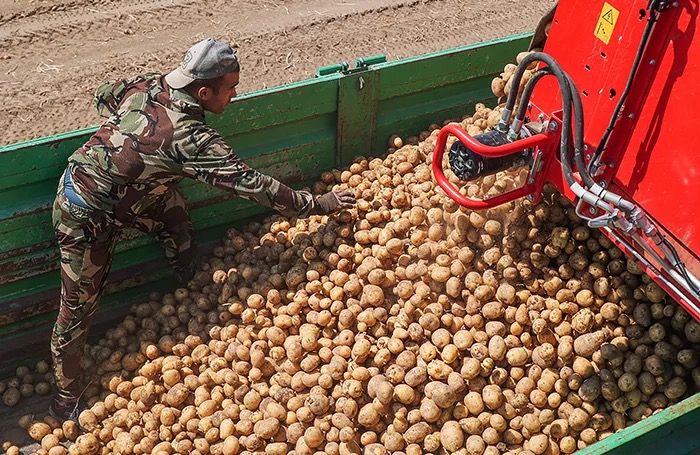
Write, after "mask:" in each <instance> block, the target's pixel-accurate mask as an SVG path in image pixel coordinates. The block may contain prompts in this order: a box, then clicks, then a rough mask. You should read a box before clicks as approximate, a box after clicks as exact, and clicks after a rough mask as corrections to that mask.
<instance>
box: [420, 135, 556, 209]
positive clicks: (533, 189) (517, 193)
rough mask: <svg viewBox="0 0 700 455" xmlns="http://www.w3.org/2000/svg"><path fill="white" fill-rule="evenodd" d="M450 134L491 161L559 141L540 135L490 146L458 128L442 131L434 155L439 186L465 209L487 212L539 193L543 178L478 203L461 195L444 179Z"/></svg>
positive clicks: (550, 136) (553, 137) (542, 147)
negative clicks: (444, 160) (444, 161)
mask: <svg viewBox="0 0 700 455" xmlns="http://www.w3.org/2000/svg"><path fill="white" fill-rule="evenodd" d="M450 134H452V135H454V136H456V137H457V139H459V140H460V141H462V143H463V144H465V145H467V146H468V147H469V148H470V149H471V150H473V151H474V152H475V153H478V154H479V155H483V156H486V157H491V158H497V157H501V156H506V155H511V154H513V153H515V152H518V151H520V150H524V149H527V148H533V147H538V148H541V149H542V150H546V149H549V147H545V146H546V145H549V144H552V143H553V142H554V141H556V137H555V136H554V135H553V134H548V133H540V134H536V135H534V136H530V137H528V138H526V139H522V140H519V141H516V142H511V143H509V144H504V145H499V146H497V147H491V146H488V145H484V144H482V143H481V142H479V141H477V140H476V139H474V138H473V137H472V136H470V135H469V134H468V133H467V132H466V131H464V130H463V129H462V128H460V127H459V126H457V125H454V124H449V125H447V126H445V127H443V128H442V129H441V130H440V133H438V137H437V141H436V142H435V152H434V153H433V163H432V168H433V174H434V175H435V180H437V183H438V185H440V187H441V188H442V189H443V190H445V193H447V194H448V195H449V196H450V197H451V198H452V199H454V200H455V201H456V202H457V203H459V204H460V205H463V206H464V207H467V208H469V209H471V210H482V209H488V208H491V207H496V206H498V205H501V204H504V203H506V202H509V201H512V200H515V199H518V198H521V197H524V196H527V195H529V194H534V193H538V194H539V193H540V191H541V189H542V187H543V186H544V179H543V178H540V181H537V180H535V181H534V182H533V183H531V184H528V185H524V186H522V187H520V188H517V189H515V190H512V191H509V192H507V193H504V194H501V195H498V196H496V197H493V198H490V199H485V200H477V199H470V198H468V197H466V196H463V195H462V193H460V192H459V190H458V189H457V188H456V187H455V186H454V185H452V184H451V183H450V181H449V180H448V179H447V177H445V174H444V173H443V171H442V159H443V156H444V154H445V146H446V145H447V138H448V137H449V136H450ZM543 161H544V160H543ZM547 161H548V160H547Z"/></svg>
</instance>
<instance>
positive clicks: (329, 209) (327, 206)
mask: <svg viewBox="0 0 700 455" xmlns="http://www.w3.org/2000/svg"><path fill="white" fill-rule="evenodd" d="M315 205H316V207H314V210H313V212H315V213H317V214H321V215H329V214H331V213H334V212H337V211H338V210H341V209H349V208H352V207H353V206H354V205H355V196H354V195H353V193H352V192H351V191H329V192H328V193H326V194H322V195H321V196H317V197H316V200H315Z"/></svg>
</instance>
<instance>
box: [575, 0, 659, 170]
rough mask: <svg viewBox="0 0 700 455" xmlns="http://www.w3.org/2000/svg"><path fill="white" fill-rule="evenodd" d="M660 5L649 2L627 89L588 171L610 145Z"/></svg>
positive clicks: (656, 1)
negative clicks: (609, 142) (645, 22)
mask: <svg viewBox="0 0 700 455" xmlns="http://www.w3.org/2000/svg"><path fill="white" fill-rule="evenodd" d="M658 4H659V0H651V1H650V2H649V8H648V9H649V19H647V24H646V26H645V27H644V33H643V34H642V39H641V41H640V42H639V47H638V48H637V54H636V55H635V57H634V62H633V63H632V69H631V70H630V74H629V76H628V77H627V83H626V84H625V89H624V90H623V91H622V95H620V99H618V100H617V104H616V105H615V110H614V111H613V114H612V117H611V118H610V123H608V127H607V128H606V129H605V132H604V133H603V137H602V138H601V139H600V143H598V147H596V150H595V152H594V153H593V157H592V158H591V160H590V161H589V162H588V166H589V167H588V169H589V170H590V169H591V166H592V165H593V163H595V162H597V161H598V160H599V159H600V156H601V155H602V154H603V151H604V150H605V148H606V147H607V145H608V140H609V139H610V135H611V134H612V132H613V130H614V129H615V125H616V124H617V119H618V116H619V115H620V111H622V107H623V106H624V104H625V101H626V100H627V95H628V94H629V92H630V90H631V88H632V82H634V77H635V76H636V75H637V69H639V64H640V63H641V61H642V56H643V55H644V51H645V50H646V47H647V43H648V42H649V37H650V36H651V32H652V30H653V28H654V25H655V24H656V22H657V21H658V19H659V17H658V15H659V13H658V10H657V8H658Z"/></svg>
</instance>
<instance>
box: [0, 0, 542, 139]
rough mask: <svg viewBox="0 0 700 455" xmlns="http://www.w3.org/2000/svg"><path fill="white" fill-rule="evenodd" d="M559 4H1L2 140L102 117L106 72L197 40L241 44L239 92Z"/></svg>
mask: <svg viewBox="0 0 700 455" xmlns="http://www.w3.org/2000/svg"><path fill="white" fill-rule="evenodd" d="M552 3H553V2H552V0H541V1H535V0H519V1H515V0H490V1H486V2H475V1H464V0H294V1H292V0H274V1H273V0H102V1H96V0H0V103H1V104H0V106H1V107H0V145H6V144H10V143H14V142H18V141H24V140H28V139H33V138H38V137H43V136H48V135H51V134H56V133H61V132H65V131H70V130H74V129H77V128H83V127H87V126H91V125H95V124H97V123H98V117H97V115H96V113H95V111H94V108H93V107H92V93H93V91H94V90H95V88H96V87H97V86H99V85H100V84H101V83H102V82H104V81H107V80H112V79H116V78H120V77H128V76H132V75H135V74H138V73H141V72H146V71H161V72H166V71H169V70H170V69H171V68H173V67H174V66H176V65H177V64H178V62H179V61H180V59H181V58H182V55H183V54H184V51H185V50H186V49H187V48H188V47H189V46H191V45H192V44H193V43H195V42H197V41H198V40H200V39H203V38H205V37H208V36H215V37H218V38H221V39H225V40H228V41H230V42H232V43H234V44H235V45H236V46H238V48H239V55H240V56H241V62H242V67H243V73H242V74H241V76H242V81H241V86H240V89H241V90H240V91H241V92H247V91H251V90H257V89H262V88H265V87H271V86H275V85H279V84H283V83H287V82H292V81H298V80H302V79H306V78H309V77H312V76H313V74H314V73H315V70H316V68H318V67H321V66H324V65H329V64H333V63H337V62H340V61H343V60H345V61H349V62H352V61H354V60H355V58H357V57H365V56H370V55H375V54H380V53H381V54H385V55H386V56H387V58H388V59H389V60H395V59H400V58H403V57H408V56H412V55H417V54H423V53H426V52H432V51H436V50H440V49H447V48H450V47H454V46H459V45H464V44H469V43H476V42H481V41H486V40H491V39H494V38H499V37H504V36H508V35H512V34H515V33H521V32H526V31H531V30H533V29H534V27H535V25H536V23H537V21H538V20H539V18H540V16H542V14H544V12H545V11H546V10H547V9H548V8H549V7H550V6H551V5H552Z"/></svg>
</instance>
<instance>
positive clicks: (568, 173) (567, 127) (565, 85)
mask: <svg viewBox="0 0 700 455" xmlns="http://www.w3.org/2000/svg"><path fill="white" fill-rule="evenodd" d="M535 61H539V62H543V63H546V64H547V66H548V67H549V68H550V69H551V71H552V74H553V75H554V76H555V77H556V78H557V82H558V83H559V90H561V95H562V108H563V114H562V126H561V128H562V130H561V142H560V147H559V151H560V160H561V167H562V173H563V174H564V179H565V180H566V183H567V184H568V185H569V186H571V185H574V184H577V182H576V180H575V179H574V173H573V170H572V168H571V157H570V156H569V144H570V137H571V104H572V96H571V88H570V87H569V80H568V78H567V76H566V74H565V73H564V71H563V70H562V69H561V66H559V64H558V63H557V62H556V60H554V59H553V58H552V57H551V56H550V55H548V54H545V53H544V52H531V53H529V54H527V55H526V56H525V58H523V59H522V61H521V62H520V65H518V67H517V68H516V70H515V73H514V74H513V76H512V81H513V82H512V83H511V87H512V89H511V91H510V93H509V94H508V100H507V101H506V107H505V109H506V112H512V111H513V107H514V106H515V100H516V98H517V96H518V87H520V80H521V79H522V77H523V74H524V73H525V69H526V68H527V67H528V66H529V65H530V63H532V62H535Z"/></svg>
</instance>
